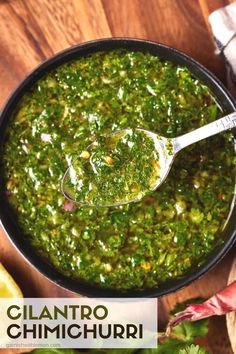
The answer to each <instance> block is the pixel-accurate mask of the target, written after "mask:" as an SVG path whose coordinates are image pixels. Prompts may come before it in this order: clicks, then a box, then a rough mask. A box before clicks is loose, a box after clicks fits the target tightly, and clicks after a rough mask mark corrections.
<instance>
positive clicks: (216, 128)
mask: <svg viewBox="0 0 236 354" xmlns="http://www.w3.org/2000/svg"><path fill="white" fill-rule="evenodd" d="M235 127H236V112H233V113H231V114H228V115H227V116H225V117H223V118H220V119H217V120H215V121H214V122H212V123H209V124H206V125H204V126H203V127H201V128H198V129H196V130H193V131H192V132H190V133H187V134H184V135H181V136H178V137H176V138H174V139H173V146H174V152H175V153H177V152H179V151H180V150H182V149H183V148H185V147H186V146H188V145H191V144H194V143H196V142H197V141H200V140H203V139H205V138H208V137H210V136H212V135H216V134H218V133H221V132H223V131H225V130H228V129H232V128H235Z"/></svg>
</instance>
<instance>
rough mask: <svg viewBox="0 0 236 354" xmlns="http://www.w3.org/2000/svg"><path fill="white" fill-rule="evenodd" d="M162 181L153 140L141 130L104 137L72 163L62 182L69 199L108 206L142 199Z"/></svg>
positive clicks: (120, 132)
mask: <svg viewBox="0 0 236 354" xmlns="http://www.w3.org/2000/svg"><path fill="white" fill-rule="evenodd" d="M159 177H160V164H159V154H158V151H157V150H156V147H155V143H154V140H153V138H152V137H151V136H149V135H148V134H147V132H145V131H142V130H138V129H134V130H132V129H128V130H120V131H116V132H114V134H109V135H107V136H101V137H99V138H98V140H97V141H95V142H94V143H92V144H91V145H90V146H89V147H88V148H87V149H86V150H84V151H82V152H81V154H80V156H79V157H78V158H77V159H76V160H75V161H74V162H73V164H72V165H71V166H70V167H69V169H68V170H67V172H66V175H65V178H64V180H63V190H64V192H66V195H68V197H69V198H71V199H73V201H76V202H78V203H81V204H85V205H92V206H108V205H113V204H124V203H128V202H130V201H135V200H139V199H141V198H142V197H143V196H145V195H147V194H148V193H150V191H152V190H153V189H154V188H155V185H156V183H157V180H158V179H159Z"/></svg>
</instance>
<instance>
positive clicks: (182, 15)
mask: <svg viewBox="0 0 236 354" xmlns="http://www.w3.org/2000/svg"><path fill="white" fill-rule="evenodd" d="M230 2H232V1H229V0H212V1H210V0H209V1H208V0H0V34H1V40H0V85H1V94H0V107H1V106H2V105H3V104H4V102H5V101H6V99H7V97H8V95H9V94H10V93H11V91H12V90H13V89H14V87H15V86H16V85H17V84H18V83H19V81H20V80H21V79H22V78H23V77H24V76H25V75H26V74H27V73H28V72H29V71H30V70H32V69H33V68H34V67H35V66H36V65H38V64H39V63H41V62H42V61H43V60H45V59H46V58H48V57H50V56H51V55H52V54H54V53H55V52H58V51H60V50H62V49H64V48H66V47H69V46H71V45H74V44H78V43H81V42H83V41H88V40H91V39H96V38H101V37H112V36H113V37H122V36H127V37H137V38H147V39H151V40H155V41H158V42H161V43H165V44H167V45H170V46H173V47H176V48H177V49H180V50H182V51H184V52H185V53H187V54H189V55H191V56H192V57H193V58H195V59H197V60H198V61H199V62H201V63H202V64H204V65H205V66H206V67H207V68H209V69H210V70H211V71H213V72H214V73H215V74H216V75H217V76H218V77H219V78H220V79H221V80H222V81H223V82H225V79H226V77H225V67H224V64H223V62H222V61H221V59H220V58H218V57H216V56H215V54H214V44H213V42H212V39H211V34H210V28H209V25H208V15H209V13H210V12H212V11H213V10H215V9H217V8H219V7H222V6H225V5H227V4H229V3H230ZM234 253H235V248H234V249H233V250H232V251H231V252H230V254H228V255H227V256H226V257H225V259H224V260H223V261H222V262H221V263H220V264H219V265H218V266H217V267H216V268H215V269H213V270H212V271H211V272H209V273H208V274H206V275H205V276H203V277H202V278H201V279H200V280H198V281H196V282H194V283H193V284H192V285H190V286H188V287H187V288H185V289H183V290H180V291H178V292H176V293H174V294H171V295H169V296H165V297H164V298H162V299H161V300H160V301H159V319H160V326H163V325H164V324H165V323H166V321H167V315H168V312H169V310H170V309H171V308H172V307H173V306H174V304H175V303H176V302H178V301H183V300H184V299H187V298H191V297H197V296H203V297H208V296H210V295H212V294H213V293H215V292H216V291H217V290H219V289H221V288H222V287H223V286H224V285H225V284H226V283H227V277H228V273H229V268H230V264H231V263H232V260H233V255H234ZM0 261H1V262H3V263H4V265H5V266H6V267H7V269H8V270H9V271H10V272H11V273H12V275H13V276H14V277H15V278H16V279H17V280H18V283H19V285H20V286H21V288H22V290H23V292H24V295H25V296H31V297H33V296H35V297H39V296H42V297H71V296H75V295H73V294H72V293H70V292H68V291H66V290H63V289H61V288H59V287H57V286H56V285H54V284H53V283H51V282H50V281H49V280H47V279H46V278H44V277H43V276H42V275H41V274H39V273H38V272H37V271H36V270H35V269H33V267H32V266H30V265H29V264H28V263H27V262H26V261H25V260H24V259H23V258H22V257H21V256H20V255H19V253H18V252H17V251H16V250H15V249H14V247H13V246H12V245H11V244H10V242H9V241H8V239H7V238H6V235H5V234H4V232H3V231H2V230H0ZM204 344H205V345H206V346H207V348H208V350H209V351H210V353H214V354H230V353H232V351H231V349H230V344H229V341H228V339H227V332H226V327H225V319H224V318H215V319H213V320H212V321H211V329H210V335H209V336H208V339H207V340H206V341H205V342H204ZM2 352H7V353H10V352H16V351H14V350H12V351H11V350H8V351H5V350H2Z"/></svg>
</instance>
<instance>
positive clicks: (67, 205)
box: [64, 201, 75, 211]
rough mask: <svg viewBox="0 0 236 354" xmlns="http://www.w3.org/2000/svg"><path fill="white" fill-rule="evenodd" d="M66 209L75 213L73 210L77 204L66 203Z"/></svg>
mask: <svg viewBox="0 0 236 354" xmlns="http://www.w3.org/2000/svg"><path fill="white" fill-rule="evenodd" d="M64 209H65V210H66V211H73V210H74V209H75V203H72V202H69V201H66V202H65V203H64Z"/></svg>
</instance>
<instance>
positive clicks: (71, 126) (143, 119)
mask: <svg viewBox="0 0 236 354" xmlns="http://www.w3.org/2000/svg"><path fill="white" fill-rule="evenodd" d="M219 115H221V112H220V109H219V107H218V106H217V104H216V102H215V100H214V98H213V96H212V94H211V91H210V90H209V88H208V87H207V86H205V85H204V84H202V83H201V82H199V80H198V79H196V78H195V77H194V76H193V75H192V74H191V72H190V71H189V70H188V69H187V68H186V67H181V66H175V65H173V64H172V63H170V62H165V61H161V60H160V59H159V58H158V57H156V56H154V55H152V54H149V53H141V52H130V51H126V50H123V49H120V50H114V51H109V52H97V53H94V54H92V55H89V56H87V57H84V58H81V59H78V60H74V61H72V62H69V63H67V64H64V65H62V66H60V67H58V68H57V69H55V70H54V71H52V72H50V73H49V74H47V75H46V76H45V77H44V78H42V79H41V80H40V81H38V82H37V83H36V84H35V85H34V86H33V87H32V89H31V90H30V91H29V92H28V93H27V94H26V95H25V96H24V97H23V98H22V100H21V102H20V104H19V106H18V109H17V111H16V113H15V114H14V117H12V120H11V124H10V126H9V130H8V136H7V140H6V143H5V146H4V150H3V154H2V156H3V173H4V178H5V181H6V191H7V193H8V194H9V202H10V204H11V206H12V207H13V208H14V210H15V211H16V213H17V218H18V224H19V226H20V228H21V230H22V232H23V233H24V235H25V237H26V238H27V239H28V241H29V242H30V243H31V245H32V246H33V247H34V248H35V250H36V251H37V252H38V253H39V254H40V255H41V256H42V257H43V258H44V259H45V260H46V261H47V262H49V263H50V264H52V265H53V266H54V267H55V268H56V269H58V270H59V271H60V272H62V273H63V274H65V275H67V276H68V277H71V278H74V279H79V280H82V281H84V282H86V283H88V284H93V285H95V284H97V285H98V286H99V287H104V288H113V289H121V290H126V289H144V288H152V287H155V286H158V285H159V284H161V283H163V282H165V281H166V280H169V279H173V278H176V277H180V276H182V275H183V274H185V273H186V272H187V271H188V270H189V269H190V267H192V266H199V265H201V264H202V263H203V262H204V260H205V259H206V257H207V256H208V254H209V253H210V252H211V251H212V250H213V249H214V248H215V247H216V246H218V245H219V244H221V243H222V242H224V240H223V239H222V238H221V236H220V235H221V234H220V231H221V230H222V228H223V226H224V223H225V221H226V219H227V215H228V213H229V208H230V204H231V201H232V198H233V193H234V173H235V172H234V149H233V138H232V135H231V134H230V133H225V134H221V135H218V136H215V137H212V138H210V139H207V140H205V141H201V142H199V143H198V144H196V145H192V146H190V147H188V148H186V149H185V150H184V151H182V152H181V154H180V155H179V156H178V157H177V158H176V159H175V161H174V164H173V167H172V169H171V171H170V174H169V176H168V178H167V180H166V181H165V183H164V184H163V185H162V186H161V187H160V188H159V189H158V190H157V191H155V192H153V193H152V194H151V195H150V196H148V197H146V198H144V199H143V200H141V201H140V202H138V203H134V204H128V205H124V206H120V207H112V208H88V207H80V206H79V205H75V204H73V203H71V202H69V201H68V200H67V199H66V198H65V197H64V196H63V195H62V193H61V180H62V178H63V174H64V172H65V171H66V169H67V168H68V167H69V166H70V165H71V163H72V162H73V161H74V160H75V158H76V157H77V156H78V151H86V148H87V147H88V146H89V145H90V144H91V143H92V142H93V141H95V140H97V139H98V138H99V137H100V136H101V135H107V134H110V133H111V132H113V131H116V130H119V129H135V128H143V129H147V130H150V131H153V132H156V133H158V134H160V135H161V136H165V137H169V138H172V137H175V136H178V135H181V134H183V133H186V132H189V131H190V130H192V129H196V128H198V127H200V126H202V125H204V124H206V123H209V122H211V121H213V120H215V119H216V118H217V117H219Z"/></svg>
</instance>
